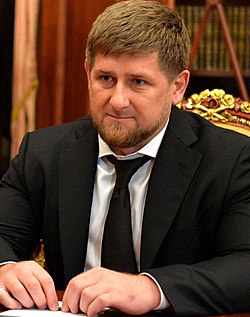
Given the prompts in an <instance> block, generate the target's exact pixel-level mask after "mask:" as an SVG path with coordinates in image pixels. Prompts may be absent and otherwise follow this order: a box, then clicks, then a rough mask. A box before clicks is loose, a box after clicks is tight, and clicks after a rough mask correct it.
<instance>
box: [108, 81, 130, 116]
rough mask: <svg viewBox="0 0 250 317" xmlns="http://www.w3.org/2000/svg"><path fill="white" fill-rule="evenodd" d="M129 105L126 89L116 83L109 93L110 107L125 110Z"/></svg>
mask: <svg viewBox="0 0 250 317" xmlns="http://www.w3.org/2000/svg"><path fill="white" fill-rule="evenodd" d="M129 104H130V101H129V95H128V91H127V88H126V86H125V85H124V84H122V83H117V84H116V85H115V86H114V87H113V89H112V92H111V97H110V105H111V106H112V107H113V108H114V109H116V110H121V109H123V108H127V107H128V106H129Z"/></svg>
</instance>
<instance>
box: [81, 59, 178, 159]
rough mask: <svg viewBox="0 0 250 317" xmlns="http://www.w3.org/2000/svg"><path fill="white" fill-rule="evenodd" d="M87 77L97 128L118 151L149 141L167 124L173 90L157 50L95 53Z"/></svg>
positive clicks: (138, 146)
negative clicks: (136, 52)
mask: <svg viewBox="0 0 250 317" xmlns="http://www.w3.org/2000/svg"><path fill="white" fill-rule="evenodd" d="M85 68H86V71H87V76H88V81H89V93H90V108H91V114H92V117H93V120H94V123H95V125H96V128H97V131H98V132H99V134H100V135H101V137H102V139H103V140H104V141H105V142H106V143H107V144H108V145H109V146H110V147H111V148H112V149H113V151H114V152H115V153H117V154H123V155H124V154H129V153H133V152H135V151H136V150H138V149H140V148H141V147H143V146H144V145H145V144H146V143H148V142H149V141H150V140H151V139H152V138H153V137H154V136H155V135H156V134H158V133H159V131H160V130H161V129H162V128H163V127H164V125H165V124H166V122H167V120H168V118H169V115H170V110H171V105H172V102H173V94H174V93H175V91H176V85H175V82H173V83H171V84H169V82H168V79H167V77H166V75H165V73H164V72H163V71H162V70H161V69H160V67H159V63H158V54H157V53H149V54H143V55H142V54H140V55H132V56H131V55H127V54H123V55H120V56H113V55H106V56H105V55H103V54H97V55H96V57H95V63H94V66H93V68H92V69H91V71H89V69H88V65H87V63H86V64H85Z"/></svg>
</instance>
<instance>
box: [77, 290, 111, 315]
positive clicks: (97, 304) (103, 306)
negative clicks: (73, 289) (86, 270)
mask: <svg viewBox="0 0 250 317" xmlns="http://www.w3.org/2000/svg"><path fill="white" fill-rule="evenodd" d="M112 301H113V299H112V295H111V294H110V293H105V294H102V295H100V296H98V297H96V298H95V299H94V300H93V302H91V303H90V305H89V306H88V308H87V310H86V311H85V313H86V314H87V315H88V316H89V317H92V316H96V315H97V314H99V313H101V312H104V311H105V310H107V309H109V307H111V306H112V304H111V303H112ZM81 305H84V299H83V300H82V301H81V302H80V308H81Z"/></svg>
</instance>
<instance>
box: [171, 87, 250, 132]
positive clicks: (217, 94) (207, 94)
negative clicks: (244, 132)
mask: <svg viewBox="0 0 250 317" xmlns="http://www.w3.org/2000/svg"><path fill="white" fill-rule="evenodd" d="M177 107H178V108H180V109H182V110H187V111H192V112H195V113H197V114H199V115H200V116H202V117H204V118H205V119H207V120H211V121H215V122H221V123H227V122H229V123H233V124H240V125H245V126H247V127H248V128H249V127H250V115H249V114H250V103H249V102H248V101H243V100H242V99H241V98H235V97H234V96H232V95H230V94H226V93H225V91H224V90H222V89H213V90H211V91H210V90H209V89H206V90H203V91H202V92H200V93H199V94H193V95H192V96H191V97H190V98H188V99H185V100H183V101H182V102H180V103H179V104H177Z"/></svg>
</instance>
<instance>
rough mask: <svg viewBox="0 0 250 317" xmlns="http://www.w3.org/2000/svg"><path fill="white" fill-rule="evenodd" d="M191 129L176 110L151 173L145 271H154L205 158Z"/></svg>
mask: <svg viewBox="0 0 250 317" xmlns="http://www.w3.org/2000/svg"><path fill="white" fill-rule="evenodd" d="M196 141H197V136H196V135H195V134H194V132H193V130H192V128H191V126H190V125H189V124H188V123H187V122H186V121H185V120H184V119H183V118H182V114H181V113H179V110H178V109H175V107H173V110H172V113H171V118H170V122H169V126H168V128H167V130H166V133H165V136H164V138H163V141H162V144H161V147H160V149H159V152H158V155H157V158H156V160H155V164H154V167H153V170H152V173H151V178H150V182H149V187H148V194H147V199H146V204H145V210H144V220H143V228H142V240H141V241H142V244H141V269H146V268H150V267H151V265H152V262H153V260H154V258H155V256H156V253H157V251H158V250H159V248H160V246H161V243H162V242H163V240H164V238H165V237H166V235H167V233H168V230H169V228H170V226H171V224H172V222H173V220H174V218H175V216H176V214H177V211H178V209H179V207H180V204H181V202H182V200H183V197H184V195H185V193H186V191H187V189H188V187H189V184H190V182H191V181H192V178H193V176H194V174H195V171H196V170H197V168H198V166H199V163H200V160H201V157H202V155H201V154H200V153H198V152H196V151H195V150H193V149H192V148H191V147H190V145H191V144H193V143H195V142H196Z"/></svg>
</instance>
